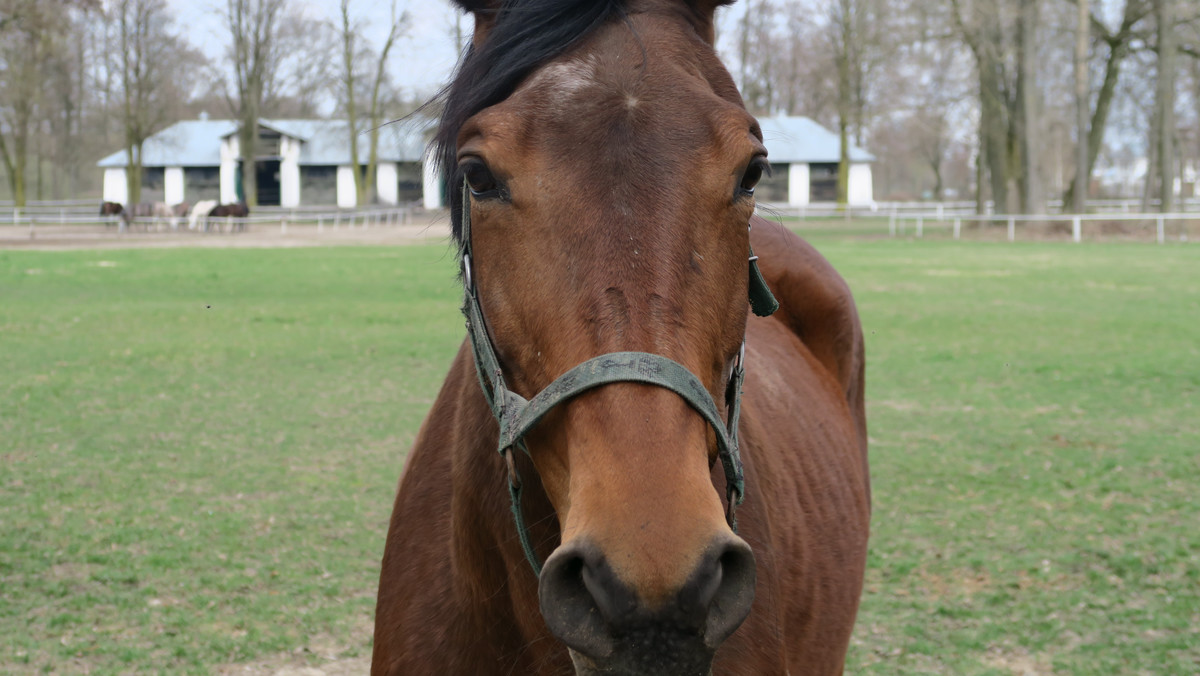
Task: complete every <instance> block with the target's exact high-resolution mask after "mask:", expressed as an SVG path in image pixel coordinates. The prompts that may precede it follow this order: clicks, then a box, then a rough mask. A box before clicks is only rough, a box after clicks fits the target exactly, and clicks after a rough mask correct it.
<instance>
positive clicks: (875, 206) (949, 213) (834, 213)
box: [759, 197, 1200, 220]
mask: <svg viewBox="0 0 1200 676" xmlns="http://www.w3.org/2000/svg"><path fill="white" fill-rule="evenodd" d="M1157 206H1158V201H1157V200H1152V201H1151V202H1150V203H1149V204H1148V205H1147V208H1151V209H1153V208H1155V207H1157ZM1046 207H1047V208H1046V211H1047V213H1049V214H1054V215H1057V216H1070V215H1071V214H1068V213H1063V208H1062V207H1063V204H1062V201H1061V200H1050V201H1049V202H1047V203H1046ZM759 208H760V209H761V210H763V211H764V212H765V213H767V214H771V215H774V216H783V217H785V218H799V219H800V220H806V219H809V218H814V219H821V218H845V219H847V220H849V219H853V218H892V217H893V216H895V217H903V216H908V217H916V216H921V217H923V218H925V219H927V220H928V219H936V220H945V219H948V218H952V217H954V216H960V217H963V218H967V217H972V218H977V217H979V216H980V215H982V216H995V215H997V214H996V213H995V209H994V205H993V204H992V203H991V202H990V201H989V202H985V203H984V205H983V209H982V212H983V213H982V214H979V213H978V212H979V211H980V210H979V209H978V208H977V206H976V204H975V202H974V201H958V202H873V203H871V204H858V205H846V206H841V205H838V204H836V203H833V202H815V203H812V204H801V205H790V204H780V203H763V204H760V205H759ZM1141 209H1142V201H1141V200H1134V199H1123V200H1088V201H1087V204H1086V211H1087V212H1088V213H1089V214H1095V215H1101V214H1122V215H1132V216H1135V217H1137V216H1141V214H1139V213H1138V212H1139V211H1140V210H1141ZM1177 213H1193V214H1200V198H1195V197H1190V198H1187V199H1184V200H1181V201H1180V203H1179V206H1178V208H1177ZM1039 218H1041V217H1039Z"/></svg>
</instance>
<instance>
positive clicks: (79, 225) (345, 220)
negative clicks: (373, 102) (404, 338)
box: [0, 205, 418, 241]
mask: <svg viewBox="0 0 1200 676" xmlns="http://www.w3.org/2000/svg"><path fill="white" fill-rule="evenodd" d="M417 211H418V208H417V207H415V206H413V205H404V206H398V207H393V206H387V207H367V208H362V209H336V208H333V209H331V208H328V207H326V208H324V209H311V210H302V209H264V210H255V213H252V214H251V215H249V216H245V217H240V218H239V217H233V216H207V217H201V218H198V219H197V221H196V222H195V224H194V229H193V228H192V227H189V226H190V225H192V224H191V223H190V221H189V219H188V217H187V216H174V217H169V216H157V217H153V216H145V217H137V218H130V219H125V218H123V217H122V216H120V215H115V216H100V215H97V214H95V213H91V212H89V213H87V214H70V213H67V212H65V211H59V212H58V213H52V214H27V213H20V212H18V213H9V214H4V213H0V240H9V241H12V240H14V239H24V238H28V239H37V238H38V233H39V229H42V228H46V229H47V230H54V231H59V232H61V231H62V230H63V229H64V228H65V229H67V230H69V231H73V232H74V233H79V232H86V233H92V234H96V233H104V232H109V233H116V234H122V235H123V234H125V233H127V232H132V231H137V230H141V231H143V232H146V233H150V232H156V233H189V232H195V233H199V234H204V233H210V232H219V233H237V232H247V231H250V230H251V229H253V230H255V231H260V230H262V229H264V228H270V229H274V228H279V232H280V234H285V235H286V234H287V232H288V227H289V226H296V225H303V226H309V227H311V226H314V225H315V226H316V232H318V233H321V232H324V231H326V230H340V229H351V230H353V229H365V228H379V227H396V226H402V225H410V224H412V222H413V217H414V215H415V214H416V212H417ZM45 234H51V233H50V232H47V233H45ZM54 234H58V233H54Z"/></svg>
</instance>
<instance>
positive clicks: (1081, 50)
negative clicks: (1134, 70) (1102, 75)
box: [1063, 0, 1091, 214]
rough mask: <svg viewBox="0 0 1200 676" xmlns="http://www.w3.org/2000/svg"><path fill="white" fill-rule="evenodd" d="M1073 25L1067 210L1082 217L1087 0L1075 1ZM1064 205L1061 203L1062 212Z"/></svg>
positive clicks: (1085, 167)
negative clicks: (1071, 180)
mask: <svg viewBox="0 0 1200 676" xmlns="http://www.w3.org/2000/svg"><path fill="white" fill-rule="evenodd" d="M1077 4H1078V10H1079V12H1078V21H1077V22H1076V26H1075V187H1074V195H1073V197H1074V200H1073V202H1072V203H1071V210H1072V211H1074V212H1075V213H1077V214H1082V213H1083V212H1084V211H1085V210H1086V209H1085V203H1086V200H1087V186H1088V25H1089V23H1090V21H1091V15H1090V13H1089V12H1088V0H1077ZM1067 204H1068V202H1066V201H1064V202H1063V207H1064V209H1065V208H1066V205H1067Z"/></svg>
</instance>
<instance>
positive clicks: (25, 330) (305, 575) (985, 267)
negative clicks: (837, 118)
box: [0, 217, 1200, 674]
mask: <svg viewBox="0 0 1200 676" xmlns="http://www.w3.org/2000/svg"><path fill="white" fill-rule="evenodd" d="M788 222H789V223H792V224H794V225H796V226H797V227H798V228H800V231H801V232H802V233H804V234H805V235H806V236H807V237H808V238H809V239H810V241H812V242H814V244H815V245H816V246H817V247H818V248H819V249H820V250H821V251H822V252H823V253H824V254H825V255H827V256H828V257H829V258H830V259H831V260H832V261H833V263H834V264H835V265H836V266H837V267H838V269H839V270H840V271H842V273H843V274H844V275H845V276H846V278H847V279H848V281H849V283H850V284H851V286H852V288H853V290H854V293H855V297H856V299H857V301H858V303H859V307H860V311H861V313H862V316H863V321H864V330H865V333H866V338H867V350H868V364H869V369H868V373H867V385H868V398H867V402H868V403H867V405H868V411H869V418H868V420H869V423H870V428H869V432H870V438H871V449H872V451H871V452H872V465H873V480H874V483H873V488H874V500H875V512H874V517H873V522H872V525H873V534H872V539H871V543H870V552H871V554H870V557H871V558H870V561H869V566H868V572H867V579H866V589H865V593H864V597H863V603H862V609H861V612H860V615H859V621H858V625H857V628H856V632H855V635H854V640H853V643H852V646H851V649H850V654H849V662H848V665H847V673H854V674H864V673H867V674H872V673H878V674H929V673H945V674H997V673H1000V674H1009V673H1013V674H1026V673H1032V674H1051V673H1137V672H1138V671H1144V672H1147V673H1192V672H1194V671H1195V670H1196V666H1197V663H1198V661H1200V648H1198V647H1197V646H1200V633H1197V632H1198V631H1200V629H1198V628H1200V535H1198V534H1197V529H1196V528H1195V524H1196V523H1197V522H1200V504H1198V502H1197V498H1196V496H1195V477H1196V475H1197V471H1198V470H1200V456H1197V451H1196V449H1197V448H1200V416H1198V415H1197V397H1198V396H1200V394H1198V392H1200V379H1198V375H1197V373H1198V372H1197V369H1195V368H1194V364H1196V363H1198V361H1200V353H1198V352H1197V345H1200V325H1198V323H1197V322H1196V321H1195V318H1196V317H1197V316H1200V265H1197V263H1198V260H1197V258H1198V257H1200V249H1197V248H1196V247H1193V246H1187V245H1183V246H1180V245H1174V244H1170V243H1169V244H1168V245H1167V246H1157V245H1154V244H1153V243H1151V242H1152V239H1151V241H1150V242H1147V243H1142V242H1128V241H1119V242H1107V243H1097V242H1094V241H1087V240H1086V239H1085V241H1084V242H1082V243H1081V244H1078V245H1075V244H1071V243H1069V242H1058V241H1020V240H1018V241H1017V242H1015V243H1008V242H1007V241H1003V240H1001V241H957V242H956V241H954V240H953V239H951V238H949V237H941V238H925V239H922V240H918V239H916V238H915V237H913V236H912V231H911V230H909V231H908V233H907V236H905V237H896V238H894V239H892V238H888V237H887V236H886V230H887V220H886V217H885V218H884V219H882V220H879V219H876V220H872V221H866V220H863V221H853V222H852V227H850V228H846V227H844V223H842V222H840V221H834V222H828V221H818V222H813V221H805V222H803V223H802V222H800V221H788ZM5 227H8V226H5ZM262 227H263V229H264V235H263V236H264V237H265V236H266V233H267V232H269V233H270V237H272V238H279V239H278V240H277V243H282V242H284V241H285V240H287V239H296V238H302V237H305V236H311V238H312V239H316V238H317V233H316V226H315V224H314V225H305V226H302V227H301V226H295V225H289V227H288V232H287V234H286V235H282V234H280V233H279V224H278V222H275V223H273V224H264V225H263V226H262ZM414 227H419V226H414ZM430 227H433V226H430ZM0 230H2V228H0ZM395 230H399V228H395ZM864 230H869V232H864ZM386 231H388V228H383V227H377V228H368V229H362V228H358V229H356V230H355V232H359V233H364V232H386ZM345 232H346V229H345V228H340V229H339V230H338V233H345ZM254 233H255V228H252V229H251V232H250V233H248V234H249V235H250V236H253V235H254ZM856 233H857V234H856ZM333 234H334V233H333V230H332V229H331V228H328V229H326V230H325V231H323V232H322V233H321V236H333ZM429 234H430V235H432V236H434V240H433V241H432V242H430V241H429V239H428V238H414V242H415V243H413V244H411V245H408V246H390V244H396V243H399V240H388V241H386V243H387V244H389V246H383V245H381V242H378V241H363V242H357V243H358V244H361V245H360V246H337V247H331V246H320V244H322V243H326V244H328V243H334V242H333V241H331V240H326V241H325V242H322V241H320V240H317V241H316V242H315V244H316V245H315V246H304V247H297V248H281V247H279V246H273V247H272V248H231V249H225V248H221V249H212V248H207V247H206V245H205V242H211V241H215V240H216V239H217V236H213V237H207V238H206V237H201V236H192V237H185V236H178V237H174V236H171V235H168V234H167V233H148V234H146V233H133V234H129V235H126V236H125V239H123V240H121V239H119V236H118V235H116V234H112V235H110V237H112V238H114V239H116V240H118V243H117V244H116V245H114V247H113V248H99V247H92V248H87V247H85V248H77V247H72V248H73V249H74V250H69V251H34V250H16V249H14V248H11V247H9V246H8V245H7V244H5V245H3V246H4V247H5V248H0V298H2V299H3V300H2V301H0V340H2V341H3V344H4V349H3V350H0V372H2V373H4V374H5V378H4V379H3V380H2V381H0V383H2V384H0V392H2V394H0V439H2V440H3V441H2V442H0V457H2V459H3V461H2V462H0V468H2V469H0V487H2V488H0V522H3V523H4V524H5V527H4V528H3V529H0V590H2V591H0V595H2V598H3V599H4V604H5V606H6V608H7V609H8V612H6V613H4V614H3V615H0V671H3V672H5V673H33V672H40V671H43V670H49V671H52V672H74V673H83V672H85V671H88V672H106V673H112V672H122V673H129V672H135V673H141V672H156V671H168V672H179V673H214V672H216V673H230V674H234V673H256V674H258V673H262V674H266V673H276V672H278V671H279V670H280V669H282V668H284V667H290V668H298V667H305V668H314V669H319V670H322V671H323V672H324V673H328V674H335V673H349V672H347V671H345V669H347V668H353V667H354V666H355V665H362V664H365V661H364V658H365V657H366V656H367V655H369V652H370V646H369V640H370V633H371V632H370V624H371V617H372V612H373V608H374V601H375V584H376V581H377V579H378V574H379V571H378V565H379V556H380V553H381V547H382V543H383V531H384V528H385V527H386V523H387V518H388V514H389V512H390V508H391V504H392V502H391V501H392V496H393V492H394V490H395V478H396V476H397V475H398V473H399V470H400V467H401V465H402V463H403V459H404V454H405V451H406V450H407V448H408V447H409V445H410V444H411V442H412V440H413V437H414V435H415V433H416V430H417V426H418V425H419V424H420V421H421V418H422V416H423V415H424V413H425V411H426V410H427V409H428V408H429V406H430V404H431V402H432V398H433V396H434V395H435V393H436V388H437V387H438V385H439V383H440V382H441V380H442V378H443V376H444V375H445V369H446V368H447V366H448V365H449V363H450V360H451V357H452V355H453V353H454V352H455V350H456V349H457V347H458V345H459V343H460V341H461V340H462V338H463V335H464V332H463V326H462V319H461V315H460V314H459V312H458V304H459V303H460V301H461V295H460V294H461V287H460V286H459V284H458V282H457V281H456V279H455V274H456V265H455V260H454V256H453V253H452V246H451V245H450V244H448V243H447V241H446V239H445V238H444V230H443V231H441V232H440V233H437V232H433V231H430V232H429ZM438 235H440V236H441V239H437V236H438ZM221 237H227V238H228V240H230V241H232V242H240V241H247V242H248V241H250V240H249V238H248V237H246V238H244V237H243V235H233V236H225V235H222V236H221ZM143 239H145V240H151V241H168V240H170V241H173V242H179V244H178V245H177V246H172V247H170V248H157V247H153V246H152V245H147V246H146V247H143V246H142V245H141V244H140V242H141V241H142V240H143ZM338 243H341V242H338ZM349 243H355V242H349ZM23 246H25V245H23ZM231 246H237V245H236V244H234V245H231ZM760 253H765V252H760ZM347 665H348V666H347ZM339 669H341V670H342V671H339Z"/></svg>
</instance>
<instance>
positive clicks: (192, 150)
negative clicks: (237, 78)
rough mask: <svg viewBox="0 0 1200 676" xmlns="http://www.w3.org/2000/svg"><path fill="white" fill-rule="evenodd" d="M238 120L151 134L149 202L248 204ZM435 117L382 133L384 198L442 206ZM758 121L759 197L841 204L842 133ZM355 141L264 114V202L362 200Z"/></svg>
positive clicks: (112, 161)
mask: <svg viewBox="0 0 1200 676" xmlns="http://www.w3.org/2000/svg"><path fill="white" fill-rule="evenodd" d="M238 124H239V123H238V122H237V121H236V120H209V119H207V118H206V117H203V116H202V117H201V119H198V120H186V121H183V122H178V123H176V124H174V125H172V126H170V127H168V128H166V129H164V130H163V131H161V132H159V133H157V134H155V135H153V136H151V137H150V138H149V139H147V141H146V144H145V147H144V150H143V153H144V159H143V161H142V166H143V167H144V172H143V176H142V199H141V201H143V202H166V203H168V204H178V203H179V202H184V201H187V202H192V203H195V202H198V201H200V200H204V199H213V200H218V201H220V202H221V203H223V204H228V203H232V202H241V201H244V199H245V196H244V195H243V193H242V179H241V172H242V166H241V165H242V161H241V160H240V156H241V152H240V150H239V148H238V136H239V134H238V129H239V126H238ZM433 124H434V123H433V121H432V120H429V119H420V120H407V121H403V122H398V123H394V124H389V125H385V126H384V127H383V128H382V129H381V130H380V136H379V164H378V169H377V172H376V184H375V191H374V192H375V198H376V200H377V201H378V202H380V203H382V204H397V203H400V202H411V201H418V200H419V201H421V203H422V204H423V205H424V206H425V207H426V208H430V209H436V208H440V207H441V206H443V204H444V188H443V185H442V180H441V178H440V177H439V176H438V175H437V174H436V173H435V172H434V171H433V169H432V166H433V163H432V162H429V161H428V160H429V157H428V156H427V154H426V146H427V144H428V140H429V138H430V135H431V133H432V129H433ZM759 124H760V126H761V127H762V132H763V140H764V142H765V143H766V146H767V151H768V159H769V160H770V163H771V169H772V174H771V176H769V177H764V178H763V180H762V182H760V183H759V187H758V190H757V191H756V196H757V198H758V201H759V202H761V203H782V204H788V205H792V206H797V205H804V204H810V203H813V202H833V201H836V199H837V169H838V162H839V154H840V153H839V145H838V137H837V135H836V134H834V133H833V132H831V131H829V130H828V129H825V128H824V127H822V126H821V125H819V124H817V123H816V122H814V121H812V120H811V119H809V118H807V117H765V118H762V119H760V120H759ZM362 126H363V127H364V129H365V128H366V127H367V125H362ZM359 146H360V147H359V155H360V157H359V162H360V163H365V161H366V156H367V147H366V146H367V135H366V134H362V135H361V136H360V144H359ZM349 147H350V144H349V131H348V129H347V124H346V122H345V120H260V121H259V128H258V148H257V154H258V157H257V158H256V161H255V171H256V172H257V174H256V178H257V188H258V203H259V204H260V205H263V206H284V207H296V206H300V205H301V204H317V205H334V204H336V205H337V206H339V207H346V208H348V207H354V206H357V204H356V202H357V194H356V191H355V189H354V173H353V171H352V170H351V166H350V151H349ZM874 160H875V158H874V157H873V156H871V154H870V153H868V152H866V151H864V150H862V149H861V148H859V147H857V146H854V145H851V146H850V186H849V201H850V203H851V204H854V205H866V204H871V203H872V202H873V201H874V193H873V186H872V179H871V162H873V161H874ZM98 166H99V167H101V168H102V169H103V170H104V200H105V201H107V202H119V203H121V204H125V203H126V202H128V199H129V195H128V182H127V180H126V177H125V167H126V160H125V151H123V150H122V151H119V152H116V153H113V154H112V155H109V156H108V157H105V158H104V159H103V160H100V162H99V163H98Z"/></svg>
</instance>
